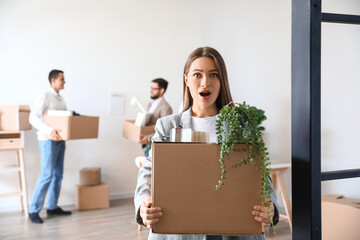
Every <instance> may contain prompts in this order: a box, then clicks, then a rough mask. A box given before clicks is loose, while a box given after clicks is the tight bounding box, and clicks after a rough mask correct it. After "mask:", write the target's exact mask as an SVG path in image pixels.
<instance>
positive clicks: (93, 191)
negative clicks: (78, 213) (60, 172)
mask: <svg viewBox="0 0 360 240" xmlns="http://www.w3.org/2000/svg"><path fill="white" fill-rule="evenodd" d="M75 202H76V208H77V209H79V210H90V209H102V208H109V207H110V201H109V186H108V185H107V184H106V183H104V182H102V183H101V184H99V185H96V186H80V185H76V196H75Z"/></svg>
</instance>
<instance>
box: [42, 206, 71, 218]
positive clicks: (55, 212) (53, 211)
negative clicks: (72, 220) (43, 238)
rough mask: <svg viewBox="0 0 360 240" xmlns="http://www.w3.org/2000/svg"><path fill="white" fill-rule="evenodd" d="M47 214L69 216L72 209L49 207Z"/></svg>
mask: <svg viewBox="0 0 360 240" xmlns="http://www.w3.org/2000/svg"><path fill="white" fill-rule="evenodd" d="M46 213H47V215H59V216H67V215H71V212H70V211H64V210H62V209H61V208H60V207H58V208H56V209H48V210H46Z"/></svg>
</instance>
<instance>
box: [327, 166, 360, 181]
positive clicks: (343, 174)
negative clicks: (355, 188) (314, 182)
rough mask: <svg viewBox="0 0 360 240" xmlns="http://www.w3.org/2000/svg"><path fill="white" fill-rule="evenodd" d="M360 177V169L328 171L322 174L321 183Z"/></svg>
mask: <svg viewBox="0 0 360 240" xmlns="http://www.w3.org/2000/svg"><path fill="white" fill-rule="evenodd" d="M356 177H360V169H349V170H339V171H328V172H322V173H321V181H330V180H337V179H344V178H356Z"/></svg>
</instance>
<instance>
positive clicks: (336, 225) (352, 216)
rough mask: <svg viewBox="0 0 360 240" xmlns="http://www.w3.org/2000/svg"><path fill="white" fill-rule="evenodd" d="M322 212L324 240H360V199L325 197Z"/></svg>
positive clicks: (338, 196) (335, 196)
mask: <svg viewBox="0 0 360 240" xmlns="http://www.w3.org/2000/svg"><path fill="white" fill-rule="evenodd" d="M321 212H322V214H321V215H322V216H321V222H322V227H321V228H322V239H323V240H338V239H346V240H357V239H359V238H360V228H359V222H360V199H353V198H347V197H343V196H341V195H324V196H322V203H321Z"/></svg>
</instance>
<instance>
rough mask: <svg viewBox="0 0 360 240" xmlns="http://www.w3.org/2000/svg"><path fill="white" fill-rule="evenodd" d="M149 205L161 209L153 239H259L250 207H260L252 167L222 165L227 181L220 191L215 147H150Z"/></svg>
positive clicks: (234, 155) (233, 158) (234, 158)
mask: <svg viewBox="0 0 360 240" xmlns="http://www.w3.org/2000/svg"><path fill="white" fill-rule="evenodd" d="M152 149H153V159H152V161H153V166H152V171H153V172H152V202H153V205H154V206H156V207H161V209H162V212H163V216H162V217H161V221H159V222H158V223H156V224H154V226H153V232H154V233H165V234H166V233H168V234H175V233H179V234H215V235H261V234H262V226H261V223H259V222H257V221H255V219H254V217H253V215H252V210H253V206H254V205H258V204H259V205H261V204H262V195H261V185H262V181H261V172H260V171H259V170H258V169H256V167H255V166H253V165H252V164H247V165H242V166H241V167H238V168H231V166H232V165H233V164H236V163H238V162H240V160H241V159H242V158H244V157H245V156H246V153H244V152H231V154H230V159H225V164H226V168H227V179H226V180H225V182H224V183H225V185H224V186H223V187H222V189H220V190H215V189H216V188H215V186H216V184H217V183H218V180H219V179H220V176H221V169H220V163H219V156H220V147H219V145H217V144H206V143H165V142H163V143H153V146H152Z"/></svg>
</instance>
